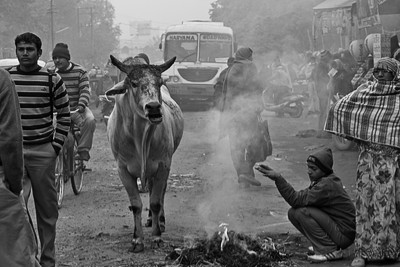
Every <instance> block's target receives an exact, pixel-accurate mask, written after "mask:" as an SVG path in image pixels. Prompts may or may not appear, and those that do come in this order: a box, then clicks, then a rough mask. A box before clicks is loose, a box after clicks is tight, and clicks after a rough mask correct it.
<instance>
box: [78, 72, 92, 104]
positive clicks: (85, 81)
mask: <svg viewBox="0 0 400 267" xmlns="http://www.w3.org/2000/svg"><path fill="white" fill-rule="evenodd" d="M90 93H91V91H90V86H89V76H88V73H87V71H86V70H84V71H83V72H82V73H81V75H80V76H79V102H78V106H82V107H87V106H89V99H90Z"/></svg>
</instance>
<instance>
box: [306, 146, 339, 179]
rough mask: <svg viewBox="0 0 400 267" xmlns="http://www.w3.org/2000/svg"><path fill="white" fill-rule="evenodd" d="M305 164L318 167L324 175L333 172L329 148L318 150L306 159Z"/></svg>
mask: <svg viewBox="0 0 400 267" xmlns="http://www.w3.org/2000/svg"><path fill="white" fill-rule="evenodd" d="M307 162H312V163H314V164H315V165H317V166H318V168H320V169H321V171H323V172H324V173H325V174H331V173H332V172H333V170H332V167H333V156H332V150H331V149H330V148H324V149H322V150H319V151H317V152H315V153H313V154H311V155H310V156H308V158H307Z"/></svg>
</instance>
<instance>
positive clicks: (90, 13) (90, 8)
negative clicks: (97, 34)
mask: <svg viewBox="0 0 400 267" xmlns="http://www.w3.org/2000/svg"><path fill="white" fill-rule="evenodd" d="M81 9H89V15H90V50H91V59H92V62H93V61H94V58H95V54H94V53H95V51H94V33H93V31H94V29H93V28H94V27H93V7H78V16H77V18H78V33H79V37H81V27H80V10H81ZM86 14H87V13H86Z"/></svg>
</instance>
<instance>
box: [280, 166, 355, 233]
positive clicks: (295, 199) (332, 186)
mask: <svg viewBox="0 0 400 267" xmlns="http://www.w3.org/2000/svg"><path fill="white" fill-rule="evenodd" d="M275 184H276V187H277V188H278V190H279V192H280V194H281V195H282V197H283V198H284V199H285V200H286V202H287V203H288V204H289V205H290V206H292V207H293V208H300V207H307V206H311V207H315V208H319V209H320V210H321V211H323V212H325V213H326V214H328V215H329V216H330V217H331V218H332V220H334V221H335V222H336V223H337V225H338V227H339V229H340V232H341V233H343V234H344V235H346V236H347V237H349V238H351V239H354V238H355V233H356V219H355V214H356V210H355V206H354V204H353V202H352V200H351V199H350V196H349V195H348V193H347V192H346V190H345V189H344V188H343V185H342V182H341V180H340V179H339V178H338V177H337V176H336V175H335V174H334V173H333V174H330V175H328V176H326V177H322V178H321V179H319V180H318V181H316V182H314V183H312V184H311V186H310V187H308V188H306V189H303V190H300V191H296V190H294V189H293V187H292V186H291V185H290V184H289V183H288V182H287V181H286V180H285V179H284V178H283V177H280V178H278V179H276V181H275Z"/></svg>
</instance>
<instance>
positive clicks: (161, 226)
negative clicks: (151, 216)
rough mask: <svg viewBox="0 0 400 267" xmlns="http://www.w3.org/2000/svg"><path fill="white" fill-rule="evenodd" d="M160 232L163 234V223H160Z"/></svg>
mask: <svg viewBox="0 0 400 267" xmlns="http://www.w3.org/2000/svg"><path fill="white" fill-rule="evenodd" d="M160 231H161V233H164V232H165V223H163V222H160Z"/></svg>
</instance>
